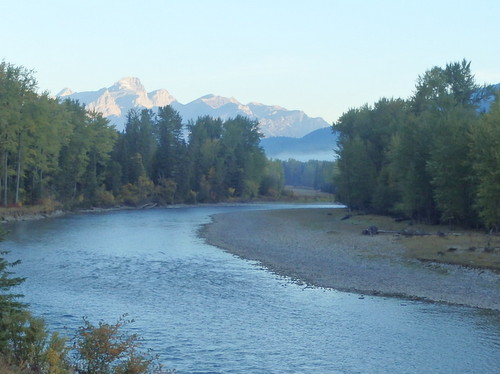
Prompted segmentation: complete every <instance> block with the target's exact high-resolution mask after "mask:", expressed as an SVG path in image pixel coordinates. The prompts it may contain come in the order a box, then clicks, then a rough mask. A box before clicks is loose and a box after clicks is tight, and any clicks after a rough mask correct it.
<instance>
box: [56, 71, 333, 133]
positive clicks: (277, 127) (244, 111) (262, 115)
mask: <svg viewBox="0 0 500 374" xmlns="http://www.w3.org/2000/svg"><path fill="white" fill-rule="evenodd" d="M57 96H58V97H64V98H70V99H74V100H78V101H80V102H81V103H83V104H85V105H86V106H87V108H92V109H94V110H96V111H99V112H101V113H103V115H104V116H105V117H107V118H108V119H109V120H110V121H111V123H113V124H114V125H116V128H117V129H118V130H121V129H123V127H124V124H125V121H126V117H127V113H128V112H129V110H130V109H142V108H147V109H152V110H156V108H158V107H162V106H166V105H172V107H173V108H174V109H175V110H176V111H178V112H179V114H180V115H181V117H182V118H183V120H184V122H185V123H187V122H188V121H191V120H193V121H196V119H197V118H198V117H200V116H205V115H208V116H211V117H214V118H221V119H223V120H226V119H228V118H234V117H236V116H238V115H242V116H246V117H248V118H250V119H252V120H257V121H259V125H260V131H261V133H262V134H263V135H264V136H266V137H270V136H290V137H302V136H304V135H305V134H308V133H310V132H311V131H314V130H316V129H319V128H322V127H327V126H329V124H328V123H327V122H326V121H325V120H324V119H322V118H311V117H308V116H307V115H306V114H305V113H304V112H302V111H298V110H287V109H285V108H283V107H280V106H276V105H273V106H269V105H264V104H260V103H249V104H242V103H240V102H239V101H238V100H236V99H235V98H234V97H230V98H228V97H223V96H217V95H213V94H210V95H206V96H202V97H200V98H199V99H196V100H194V101H191V102H189V103H187V104H181V103H179V102H178V101H177V100H176V99H175V98H174V97H173V96H172V95H171V94H170V93H169V92H168V91H167V90H165V89H160V90H156V91H152V92H149V93H148V92H147V91H146V89H145V88H144V86H143V85H142V83H141V81H140V80H139V78H135V77H125V78H122V79H120V80H119V81H118V82H116V83H114V84H113V85H112V86H111V87H109V88H102V89H100V90H97V91H87V92H73V91H71V90H68V89H64V90H62V91H61V92H60V93H59V94H58V95H57Z"/></svg>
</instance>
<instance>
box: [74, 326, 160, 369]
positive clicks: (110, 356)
mask: <svg viewBox="0 0 500 374" xmlns="http://www.w3.org/2000/svg"><path fill="white" fill-rule="evenodd" d="M83 322H84V323H83V326H81V327H80V328H79V329H78V332H77V335H76V338H75V342H74V351H75V360H76V361H75V369H76V372H77V373H80V374H149V373H151V374H152V373H158V374H159V373H161V372H164V371H163V370H162V367H161V365H159V364H158V363H157V362H156V359H155V357H151V356H150V355H148V354H147V353H144V352H142V351H141V342H140V339H139V336H138V335H136V334H126V333H125V332H124V331H123V328H124V326H125V325H126V324H127V323H129V322H131V321H127V320H125V319H124V317H122V318H120V319H119V320H118V322H116V323H115V324H108V323H105V322H99V323H98V325H97V326H95V325H93V324H92V323H91V322H90V321H89V320H88V319H86V318H84V320H83Z"/></svg>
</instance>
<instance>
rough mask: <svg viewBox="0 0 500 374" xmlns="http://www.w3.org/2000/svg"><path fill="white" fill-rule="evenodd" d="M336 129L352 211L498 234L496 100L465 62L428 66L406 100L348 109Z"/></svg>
mask: <svg viewBox="0 0 500 374" xmlns="http://www.w3.org/2000/svg"><path fill="white" fill-rule="evenodd" d="M492 97H496V98H495V99H494V101H493V102H492V103H491V106H490V108H489V110H487V111H486V110H479V104H480V103H482V102H484V100H485V99H487V98H492ZM333 130H334V131H337V132H338V134H339V144H338V146H339V151H338V153H339V159H338V165H337V166H338V169H337V171H336V175H335V178H334V180H335V185H336V187H337V194H338V195H337V196H338V198H339V199H340V200H341V201H343V202H344V203H345V204H347V205H348V206H349V207H350V208H352V209H358V210H363V211H368V212H375V213H380V214H389V215H394V216H396V217H403V218H410V219H414V220H416V221H420V222H427V223H442V224H449V225H460V226H463V227H476V228H479V227H484V228H487V229H489V230H493V231H498V229H499V228H500V152H499V150H500V100H499V98H498V93H495V92H494V90H493V88H492V86H484V87H480V86H478V85H477V83H476V82H475V78H474V76H473V75H472V73H471V69H470V62H467V61H466V60H463V61H461V62H454V63H449V64H447V65H446V66H445V67H444V68H442V67H437V66H436V67H433V68H432V69H430V70H428V71H426V72H425V73H424V74H423V75H421V76H419V77H418V79H417V83H416V86H415V90H414V93H413V95H412V96H411V97H410V98H409V99H408V100H402V99H386V98H382V99H380V100H379V101H377V102H376V103H375V104H373V105H372V106H369V105H364V106H361V107H359V108H353V109H350V110H348V111H347V112H345V113H344V114H343V115H342V116H341V117H340V118H339V120H338V121H337V122H336V123H334V124H333Z"/></svg>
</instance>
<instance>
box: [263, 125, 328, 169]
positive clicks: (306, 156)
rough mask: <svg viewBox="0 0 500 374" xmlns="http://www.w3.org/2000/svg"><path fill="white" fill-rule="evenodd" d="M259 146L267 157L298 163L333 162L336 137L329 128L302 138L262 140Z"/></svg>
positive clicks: (283, 137)
mask: <svg viewBox="0 0 500 374" xmlns="http://www.w3.org/2000/svg"><path fill="white" fill-rule="evenodd" d="M260 144H261V145H262V148H264V151H265V152H266V155H267V157H269V158H274V159H279V160H285V161H286V160H288V159H290V158H293V159H295V160H298V161H309V160H322V161H333V160H335V159H336V157H337V156H336V153H335V150H336V149H337V135H336V134H334V133H333V132H332V128H331V127H324V128H321V129H318V130H315V131H313V132H311V133H309V134H307V135H306V136H303V137H302V138H292V137H287V136H278V137H270V138H264V139H262V140H261V142H260Z"/></svg>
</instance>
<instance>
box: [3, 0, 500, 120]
mask: <svg viewBox="0 0 500 374" xmlns="http://www.w3.org/2000/svg"><path fill="white" fill-rule="evenodd" d="M499 15H500V1H498V0H476V1H471V0H468V1H462V0H431V1H428V0H415V1H413V0H378V1H377V0H371V1H370V0H342V1H341V0H307V1H305V0H300V1H299V0H286V1H285V0H263V1H262V0H254V1H252V0H245V1H240V0H176V1H171V0H163V1H162V0H141V1H132V0H85V1H71V0H44V1H40V0H0V60H4V61H6V62H8V63H11V64H14V65H16V66H23V67H25V68H28V69H30V70H33V71H34V77H35V78H36V80H37V82H38V88H39V91H40V92H42V91H48V92H49V93H51V94H53V95H55V94H57V93H58V92H59V91H60V90H62V89H63V88H66V87H68V88H70V89H72V90H73V91H76V92H81V91H96V90H98V89H100V88H103V87H109V86H111V85H113V84H114V83H115V82H116V81H118V80H120V79H121V78H123V77H129V76H132V77H137V78H139V79H140V80H141V82H142V83H143V85H144V87H145V88H146V90H147V91H148V92H150V91H153V90H156V89H160V88H163V89H166V90H168V91H169V92H170V94H172V95H173V96H174V97H175V98H176V99H177V100H178V101H179V102H181V103H183V104H186V103H188V102H190V101H193V100H196V99H197V98H199V97H201V96H203V95H206V94H215V95H220V96H226V97H234V98H236V99H237V100H238V101H240V102H242V103H244V104H247V103H249V102H260V103H264V104H266V105H279V106H282V107H285V108H287V109H290V110H295V109H299V110H303V111H304V112H305V113H306V114H307V115H309V116H311V117H323V118H324V119H325V120H326V121H328V122H329V123H333V122H335V121H337V120H338V118H339V117H340V116H341V115H342V113H344V112H346V111H347V110H348V109H350V108H357V107H360V106H362V105H364V104H370V105H371V104H373V103H375V102H376V101H378V100H379V99H380V98H382V97H385V98H404V99H405V98H409V97H410V96H411V95H412V93H413V90H414V87H415V83H416V80H417V78H418V76H419V75H422V74H424V73H425V71H427V70H429V69H431V68H432V67H434V66H441V67H445V66H446V64H447V63H450V62H457V61H461V60H463V59H466V60H467V61H470V62H471V69H472V72H473V74H475V77H476V82H477V83H478V84H493V83H500V27H499V26H498V25H499Z"/></svg>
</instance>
